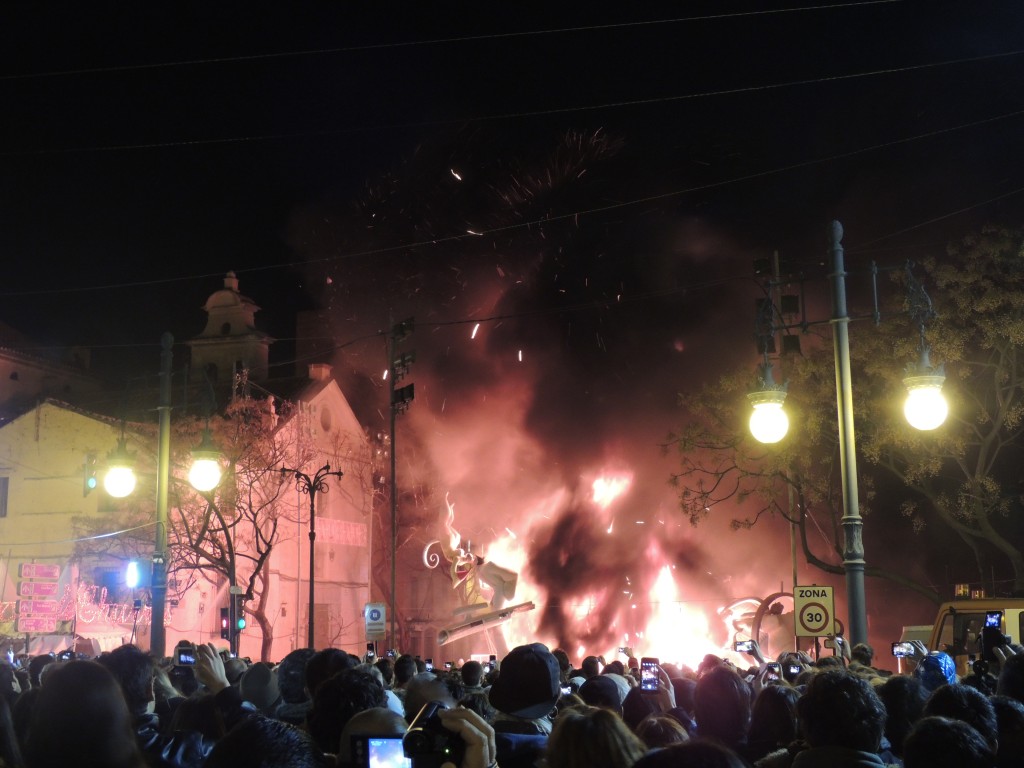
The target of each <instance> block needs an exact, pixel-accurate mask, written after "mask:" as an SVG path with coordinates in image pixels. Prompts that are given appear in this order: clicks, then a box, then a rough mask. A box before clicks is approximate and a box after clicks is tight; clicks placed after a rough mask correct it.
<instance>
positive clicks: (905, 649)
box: [892, 642, 914, 659]
mask: <svg viewBox="0 0 1024 768" xmlns="http://www.w3.org/2000/svg"><path fill="white" fill-rule="evenodd" d="M892 655H893V656H895V657H896V658H899V659H903V658H906V657H907V656H913V655H914V646H913V644H912V643H907V642H903V643H893V644H892Z"/></svg>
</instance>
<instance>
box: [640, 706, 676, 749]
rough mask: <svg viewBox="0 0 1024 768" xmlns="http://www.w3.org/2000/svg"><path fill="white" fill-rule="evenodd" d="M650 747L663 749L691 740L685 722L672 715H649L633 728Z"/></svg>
mask: <svg viewBox="0 0 1024 768" xmlns="http://www.w3.org/2000/svg"><path fill="white" fill-rule="evenodd" d="M633 730H634V731H635V732H636V735H637V736H639V737H640V740H641V741H642V742H643V743H644V744H646V745H647V748H648V749H661V748H662V747H668V746H671V745H672V744H685V743H686V742H687V741H689V740H690V735H689V734H688V733H687V732H686V728H684V727H683V724H682V723H680V722H679V721H678V720H676V719H675V718H674V717H672V715H666V714H663V713H657V714H653V715H648V716H647V717H645V718H644V719H643V720H641V721H640V722H639V723H638V724H637V726H636V728H634V729H633Z"/></svg>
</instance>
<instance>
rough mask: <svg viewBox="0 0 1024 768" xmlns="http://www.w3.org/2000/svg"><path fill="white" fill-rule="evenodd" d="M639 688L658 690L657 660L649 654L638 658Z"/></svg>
mask: <svg viewBox="0 0 1024 768" xmlns="http://www.w3.org/2000/svg"><path fill="white" fill-rule="evenodd" d="M640 689H641V690H643V691H656V690H658V660H657V659H656V658H653V657H651V656H644V658H642V659H640Z"/></svg>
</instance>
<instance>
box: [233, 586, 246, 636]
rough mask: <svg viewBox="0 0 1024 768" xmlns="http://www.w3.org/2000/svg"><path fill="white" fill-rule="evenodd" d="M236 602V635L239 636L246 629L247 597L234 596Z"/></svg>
mask: <svg viewBox="0 0 1024 768" xmlns="http://www.w3.org/2000/svg"><path fill="white" fill-rule="evenodd" d="M231 597H232V598H233V599H234V601H235V628H234V629H235V634H236V635H239V634H241V633H242V630H243V629H245V595H232V596H231Z"/></svg>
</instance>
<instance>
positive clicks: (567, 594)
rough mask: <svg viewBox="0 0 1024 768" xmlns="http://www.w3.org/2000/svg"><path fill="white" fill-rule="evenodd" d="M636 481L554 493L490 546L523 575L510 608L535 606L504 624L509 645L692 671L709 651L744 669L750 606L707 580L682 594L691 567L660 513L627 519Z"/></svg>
mask: <svg viewBox="0 0 1024 768" xmlns="http://www.w3.org/2000/svg"><path fill="white" fill-rule="evenodd" d="M632 483H633V475H632V474H631V473H629V472H623V471H616V472H606V473H599V474H598V475H597V476H596V477H595V478H594V479H593V480H592V481H591V483H590V485H589V490H590V492H589V493H588V494H587V497H586V498H585V499H584V500H582V501H580V500H575V499H574V498H573V496H572V494H570V493H569V492H568V491H566V490H564V489H561V490H558V491H556V492H554V493H552V494H550V495H549V496H547V497H545V498H544V499H542V500H541V501H540V502H539V503H537V504H536V505H535V506H534V507H533V508H532V509H530V510H528V511H526V512H525V513H524V514H523V515H522V518H521V520H520V521H517V522H516V523H515V524H514V526H513V525H510V526H509V527H507V528H505V530H504V531H503V534H502V535H499V536H498V538H497V539H495V540H494V541H492V542H490V543H489V544H488V545H487V547H486V556H487V559H488V560H491V561H493V562H495V563H497V564H499V565H501V566H503V567H505V568H510V569H512V570H514V571H516V572H517V573H519V574H520V578H519V585H518V591H517V593H516V597H515V600H514V602H515V603H520V602H526V601H532V602H534V603H535V604H536V605H537V606H538V610H536V611H534V612H530V613H524V614H517V615H516V616H514V617H513V618H512V620H511V621H510V622H509V623H507V624H505V625H504V627H503V628H502V630H501V631H502V632H503V633H504V637H505V639H506V641H507V643H508V646H509V647H513V646H515V645H519V644H522V643H528V642H534V641H537V640H539V641H541V642H544V643H546V644H547V645H549V646H550V647H552V648H554V647H556V646H561V647H564V648H566V649H567V650H568V651H569V653H570V655H571V656H573V658H574V659H575V660H576V661H577V662H578V661H579V660H580V659H582V658H583V657H584V656H587V655H595V656H603V657H604V658H605V660H606V661H612V660H613V659H616V658H620V659H621V658H624V657H623V656H622V655H621V651H620V649H622V648H629V649H630V650H631V651H632V653H633V654H634V655H635V656H637V657H640V656H655V657H657V658H659V659H660V660H662V661H665V662H673V663H676V664H686V665H690V666H695V665H696V664H697V663H699V661H700V660H701V658H703V656H704V655H705V654H708V653H713V654H716V655H721V656H729V657H732V658H734V659H735V660H736V661H737V662H739V663H744V664H745V663H748V662H749V660H748V659H741V658H739V657H737V656H735V655H734V654H733V653H732V642H733V640H734V639H736V638H737V637H744V638H745V637H748V636H749V631H750V618H751V616H752V614H753V611H754V610H755V609H756V607H757V604H756V601H753V602H751V601H743V600H741V601H734V600H731V599H729V597H728V596H725V595H723V594H722V593H720V592H719V591H717V590H714V591H712V590H709V589H708V588H707V584H706V579H703V578H702V579H697V580H696V581H697V582H698V583H696V584H692V586H690V588H689V589H687V586H686V583H687V581H690V582H693V581H694V579H693V578H692V577H693V575H694V571H695V566H694V562H693V561H692V560H690V559H688V558H686V557H682V558H681V557H680V556H679V554H678V547H679V545H680V542H679V540H678V538H679V537H678V536H676V535H674V534H672V533H671V532H670V531H669V530H667V529H666V526H665V525H664V522H663V520H660V519H657V516H655V517H653V518H651V519H629V517H631V516H635V515H627V514H626V512H627V511H628V508H627V507H626V505H625V501H626V499H627V498H628V496H629V492H630V488H631V485H632ZM617 524H618V525H619V526H620V527H619V529H618V532H616V525H617ZM623 542H631V544H630V545H629V546H625V545H624V543H623ZM588 552H589V553H592V554H593V555H595V557H589V556H588V555H587V553H588ZM768 591H771V590H768ZM762 639H764V637H762ZM766 650H768V651H770V650H771V649H770V648H766Z"/></svg>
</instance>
